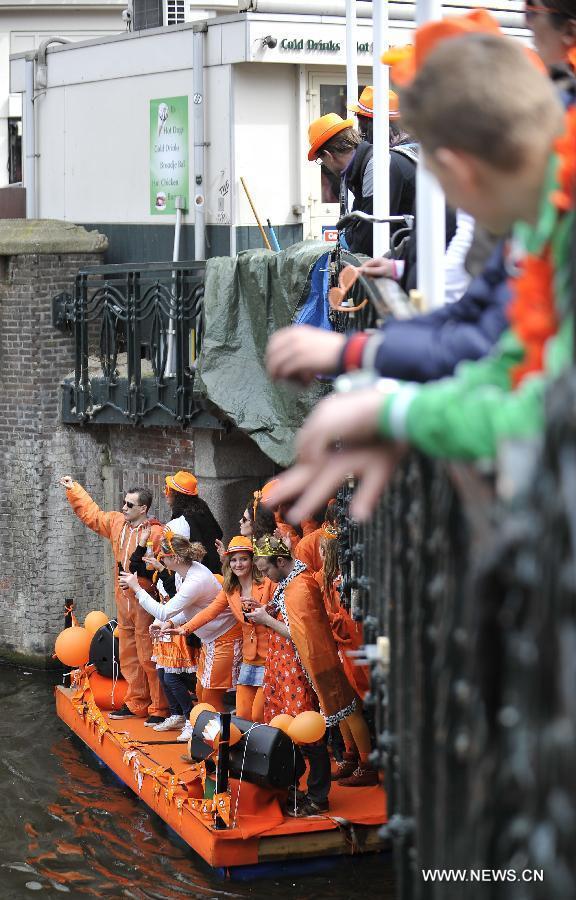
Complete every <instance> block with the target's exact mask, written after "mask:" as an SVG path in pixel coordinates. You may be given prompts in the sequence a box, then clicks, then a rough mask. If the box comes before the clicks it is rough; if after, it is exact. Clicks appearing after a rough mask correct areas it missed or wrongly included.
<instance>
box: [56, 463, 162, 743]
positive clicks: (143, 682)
mask: <svg viewBox="0 0 576 900" xmlns="http://www.w3.org/2000/svg"><path fill="white" fill-rule="evenodd" d="M60 484H61V485H62V486H63V487H65V488H66V497H67V499H68V502H69V504H70V506H71V507H72V509H73V510H74V512H75V513H76V515H77V516H78V518H79V519H80V520H81V521H82V522H84V524H85V525H87V526H88V528H91V529H92V531H95V532H96V534H100V535H101V536H102V537H105V538H107V539H108V540H109V541H110V543H111V544H112V550H113V553H114V559H115V561H116V565H115V566H114V594H115V597H116V608H117V617H118V638H119V642H120V665H121V667H122V675H123V676H124V678H125V679H126V681H127V682H128V693H127V694H126V700H125V703H124V706H123V707H122V708H121V709H119V710H117V711H116V712H113V713H111V714H110V718H111V719H128V718H131V717H141V718H144V717H145V716H148V718H147V719H146V723H145V724H146V725H150V726H152V725H157V724H159V723H160V722H163V721H164V719H165V718H166V717H167V716H168V715H169V712H168V704H167V702H166V698H165V697H164V693H163V691H162V687H161V685H160V680H159V678H158V675H157V673H156V666H155V664H154V663H153V662H152V659H151V656H152V641H151V638H150V632H149V630H148V629H149V626H150V625H151V623H152V621H153V617H152V616H151V615H149V614H148V613H147V612H146V611H145V610H144V609H143V608H142V607H141V606H140V604H139V603H138V600H137V599H136V597H135V596H134V593H133V591H131V590H130V589H129V588H128V589H126V590H122V588H121V587H120V585H119V584H118V564H120V565H121V566H122V569H123V570H124V571H128V567H129V565H130V556H131V554H132V553H133V552H134V550H135V549H136V547H137V546H138V540H139V538H140V534H141V532H142V531H143V529H144V528H147V527H149V526H150V524H151V523H150V521H149V520H148V510H149V508H150V504H151V503H152V494H151V493H150V491H149V490H148V489H147V488H138V487H135V488H130V490H128V491H127V492H126V495H125V497H124V505H123V506H122V512H104V511H103V510H101V509H100V507H99V506H98V504H97V503H95V502H94V500H93V499H92V497H91V496H90V495H89V494H88V492H87V491H85V490H84V488H83V487H82V486H81V485H79V484H78V482H77V481H73V479H72V478H71V477H70V476H69V475H65V476H64V477H63V478H61V479H60ZM161 537H162V526H161V525H160V523H158V522H157V521H156V520H154V521H153V522H152V524H151V532H150V537H149V538H148V540H150V541H152V546H153V549H154V552H155V553H156V552H157V551H158V550H159V547H160V540H161ZM142 587H143V588H144V589H145V590H150V587H151V583H150V582H148V583H146V582H145V581H143V582H142Z"/></svg>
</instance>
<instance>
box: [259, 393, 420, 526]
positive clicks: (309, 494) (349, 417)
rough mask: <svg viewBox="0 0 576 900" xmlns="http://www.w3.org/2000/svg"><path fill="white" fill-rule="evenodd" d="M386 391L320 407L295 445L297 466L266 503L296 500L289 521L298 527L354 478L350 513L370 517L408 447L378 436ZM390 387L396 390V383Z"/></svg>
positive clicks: (337, 398) (338, 397)
mask: <svg viewBox="0 0 576 900" xmlns="http://www.w3.org/2000/svg"><path fill="white" fill-rule="evenodd" d="M381 387H382V385H380V387H378V388H366V389H363V390H357V391H353V392H351V393H349V394H333V395H332V396H330V397H327V398H326V399H325V400H322V401H321V402H320V403H319V404H318V405H317V406H316V407H315V409H314V410H313V411H312V413H311V414H310V415H309V416H308V418H307V420H306V421H305V423H304V425H303V426H302V428H301V429H300V432H299V434H298V437H297V440H296V450H297V462H296V465H295V466H294V467H293V468H292V469H290V470H289V471H288V472H285V473H284V474H283V475H281V476H280V477H279V479H278V484H277V486H276V487H275V489H274V490H273V491H272V492H271V494H270V497H269V498H268V499H267V501H266V502H267V503H269V504H270V505H273V506H277V505H278V504H280V503H286V502H289V501H295V503H294V505H293V506H292V508H291V509H290V511H289V514H288V518H289V520H290V521H291V522H299V521H301V520H302V519H305V518H307V517H308V516H310V515H312V514H313V513H314V511H315V510H317V509H318V508H319V507H321V506H322V505H323V504H324V503H326V502H327V501H328V500H329V499H330V497H332V496H334V491H335V490H337V489H338V488H339V487H340V485H341V484H342V483H343V482H344V481H345V480H346V479H347V478H351V477H355V478H356V479H357V480H358V487H357V488H356V491H355V493H354V497H353V499H352V502H351V505H350V512H351V514H352V516H353V517H354V518H356V519H360V520H362V519H366V518H368V516H369V515H370V513H371V512H372V510H373V509H374V507H375V505H376V503H377V501H378V498H379V497H380V495H381V493H382V492H383V491H384V489H385V488H386V485H387V484H388V482H389V480H390V477H391V475H392V472H393V471H394V468H395V466H396V463H397V461H398V460H399V459H400V457H401V456H402V455H403V454H404V452H405V447H404V445H400V444H397V443H391V442H388V441H386V442H384V441H382V440H381V439H380V438H379V437H378V416H379V413H380V410H381V407H382V403H383V402H384V394H383V393H382V390H381ZM387 387H389V389H390V391H391V392H393V391H394V383H393V382H391V383H390V385H388V386H387Z"/></svg>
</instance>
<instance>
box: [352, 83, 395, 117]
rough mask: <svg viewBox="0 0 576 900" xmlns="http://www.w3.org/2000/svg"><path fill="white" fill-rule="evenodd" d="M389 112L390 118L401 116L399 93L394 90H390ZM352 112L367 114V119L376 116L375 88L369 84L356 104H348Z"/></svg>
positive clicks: (360, 114)
mask: <svg viewBox="0 0 576 900" xmlns="http://www.w3.org/2000/svg"><path fill="white" fill-rule="evenodd" d="M388 104H389V112H388V118H390V119H398V118H400V110H399V108H398V94H396V93H395V92H394V91H388ZM347 109H349V110H350V111H351V112H355V113H357V114H358V115H359V116H366V118H367V119H373V118H374V88H373V87H372V85H371V84H368V85H367V86H366V87H365V88H364V90H363V91H362V93H361V94H360V96H359V97H358V102H357V103H356V104H354V103H351V104H349V106H347Z"/></svg>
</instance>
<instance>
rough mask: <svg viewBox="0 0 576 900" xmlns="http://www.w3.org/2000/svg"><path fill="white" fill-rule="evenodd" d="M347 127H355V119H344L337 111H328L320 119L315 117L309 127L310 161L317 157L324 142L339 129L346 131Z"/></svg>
mask: <svg viewBox="0 0 576 900" xmlns="http://www.w3.org/2000/svg"><path fill="white" fill-rule="evenodd" d="M345 128H354V119H343V118H342V116H339V115H338V114H337V113H328V114H327V115H325V116H320V118H319V119H314V121H313V122H311V123H310V126H309V128H308V141H309V143H310V150H309V151H308V159H309V160H310V162H312V160H314V159H316V154H317V153H318V150H319V149H320V147H321V146H322V144H325V143H326V141H329V140H330V138H331V137H334V135H335V134H338V132H339V131H344V129H345Z"/></svg>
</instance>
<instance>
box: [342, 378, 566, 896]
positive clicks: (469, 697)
mask: <svg viewBox="0 0 576 900" xmlns="http://www.w3.org/2000/svg"><path fill="white" fill-rule="evenodd" d="M547 407H548V413H547V421H548V425H547V432H546V435H545V439H544V447H543V450H539V449H538V446H537V445H528V446H516V447H514V448H512V449H511V450H510V451H509V462H510V461H512V466H511V467H510V466H509V465H508V466H507V467H506V466H505V468H504V469H503V470H502V471H504V472H505V475H506V477H505V478H504V480H503V482H502V483H503V487H504V488H505V489H506V491H509V490H510V478H509V476H510V474H512V475H513V476H514V479H515V481H516V484H515V486H514V498H515V499H514V502H513V503H510V501H509V499H508V500H507V502H506V503H505V504H504V503H502V502H501V501H500V500H499V499H498V498H497V497H496V496H495V490H494V485H493V483H492V479H491V478H490V477H489V476H486V475H481V474H480V472H479V470H476V469H474V468H472V467H455V466H449V467H448V466H445V465H443V464H440V463H435V462H432V461H430V460H428V459H426V458H424V457H421V456H419V455H418V454H412V455H410V456H409V457H407V458H405V460H404V462H403V463H402V465H401V466H399V467H398V469H397V471H396V474H395V476H394V478H393V480H392V482H391V484H390V486H389V488H388V489H387V491H386V494H385V495H384V497H383V498H382V501H381V502H380V504H379V506H378V509H377V510H376V512H375V514H374V516H373V518H372V520H371V521H370V522H369V523H367V524H365V525H359V524H358V523H355V522H353V521H352V520H350V518H349V517H348V514H347V513H348V501H349V496H350V488H346V489H344V490H343V491H342V492H341V495H340V517H341V523H340V524H341V543H340V551H341V564H342V571H343V594H344V596H345V598H346V600H347V602H348V603H349V604H350V606H351V609H352V612H353V614H354V615H355V616H356V617H357V618H358V619H361V620H363V622H364V630H365V638H366V643H367V644H368V655H369V656H371V657H372V658H373V679H372V688H371V694H370V696H369V697H368V698H367V704H368V706H369V707H372V708H373V710H374V712H375V720H376V732H377V748H376V751H375V758H376V759H377V761H378V762H379V763H380V764H381V765H382V766H383V767H384V769H385V771H386V785H387V791H388V812H389V816H390V819H389V823H388V825H387V826H385V833H386V834H387V835H388V836H389V837H390V838H391V839H392V841H393V844H394V849H395V858H396V863H397V866H396V879H397V896H398V898H400V900H461V898H462V897H464V896H465V897H466V898H471V900H486V898H488V900H572V898H574V897H575V896H576V862H575V857H574V846H575V845H576V777H575V776H574V759H575V758H576V699H575V698H576V575H575V572H576V565H575V560H576V518H575V514H574V510H575V509H576V479H575V471H576V427H575V424H574V423H575V420H574V416H573V415H572V411H573V410H574V408H576V378H575V376H574V374H573V373H572V372H571V373H568V374H567V375H566V376H564V377H563V378H562V379H561V380H560V381H558V382H557V383H556V384H554V385H553V386H552V387H551V389H550V391H549V395H548V401H547ZM526 473H528V474H526ZM382 636H384V637H385V638H387V639H388V640H389V644H390V661H389V665H388V664H387V662H386V659H385V658H384V657H379V654H378V652H377V641H378V638H382ZM381 643H382V641H381ZM371 648H372V652H370V649H371ZM426 870H452V871H456V870H458V871H459V872H460V873H461V877H462V878H463V879H464V880H465V881H466V884H465V886H464V887H463V882H462V881H460V880H458V878H459V877H460V876H457V877H456V878H455V879H453V880H451V881H448V880H446V881H432V880H430V879H428V880H425V878H424V875H423V871H426Z"/></svg>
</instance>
